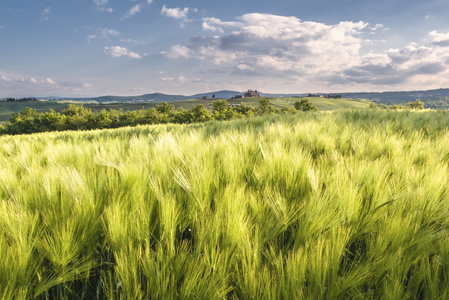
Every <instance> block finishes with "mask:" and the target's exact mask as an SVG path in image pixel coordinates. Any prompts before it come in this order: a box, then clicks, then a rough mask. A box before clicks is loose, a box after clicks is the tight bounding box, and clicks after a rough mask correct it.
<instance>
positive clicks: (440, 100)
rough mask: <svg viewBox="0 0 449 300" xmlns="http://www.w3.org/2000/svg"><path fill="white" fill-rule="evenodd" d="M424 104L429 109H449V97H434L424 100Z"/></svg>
mask: <svg viewBox="0 0 449 300" xmlns="http://www.w3.org/2000/svg"><path fill="white" fill-rule="evenodd" d="M422 102H423V103H424V105H425V106H426V107H427V108H432V109H449V97H434V98H428V99H423V100H422Z"/></svg>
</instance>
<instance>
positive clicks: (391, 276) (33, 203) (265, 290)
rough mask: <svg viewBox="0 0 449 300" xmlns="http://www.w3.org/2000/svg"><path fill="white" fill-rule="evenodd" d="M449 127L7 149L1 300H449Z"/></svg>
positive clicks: (361, 125)
mask: <svg viewBox="0 0 449 300" xmlns="http://www.w3.org/2000/svg"><path fill="white" fill-rule="evenodd" d="M447 124H449V113H448V112H421V113H413V112H409V111H400V112H395V111H372V110H359V111H339V112H333V113H330V114H327V113H300V114H296V115H276V116H270V117H260V118H254V119H241V120H236V121H232V122H210V123H202V124H192V125H187V126H186V125H182V126H179V125H168V126H162V125H159V126H140V127H134V128H121V129H117V130H103V131H93V132H63V133H46V134H36V135H25V136H14V137H12V136H3V137H0V166H1V168H0V229H1V230H0V253H1V257H2V259H1V260H0V295H1V298H2V299H11V298H14V299H29V298H33V297H38V298H40V299H45V298H46V297H47V298H48V297H49V298H51V299H63V298H67V299H74V298H75V297H74V296H73V294H77V295H79V296H81V297H85V298H89V299H93V298H95V297H100V298H103V299H114V298H115V299H119V298H123V299H176V298H180V299H190V298H192V299H223V298H224V299H447V298H448V295H449V277H448V276H447V274H448V270H449V190H448V188H447V178H449V168H448V165H449V135H448V134H447V131H448V127H447ZM46 293H48V294H46Z"/></svg>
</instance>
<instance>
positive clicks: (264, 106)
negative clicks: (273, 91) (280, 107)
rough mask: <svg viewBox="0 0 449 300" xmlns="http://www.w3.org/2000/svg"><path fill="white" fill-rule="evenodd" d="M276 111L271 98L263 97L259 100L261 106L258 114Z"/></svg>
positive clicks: (258, 108)
mask: <svg viewBox="0 0 449 300" xmlns="http://www.w3.org/2000/svg"><path fill="white" fill-rule="evenodd" d="M273 112H274V108H273V106H272V105H271V104H270V100H268V99H267V98H262V99H260V100H259V106H258V107H257V114H258V115H266V114H272V113H273Z"/></svg>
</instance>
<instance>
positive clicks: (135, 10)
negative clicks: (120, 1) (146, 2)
mask: <svg viewBox="0 0 449 300" xmlns="http://www.w3.org/2000/svg"><path fill="white" fill-rule="evenodd" d="M141 10H142V5H140V4H136V5H134V6H133V7H131V9H130V10H128V11H127V12H126V14H125V15H124V16H123V17H122V18H121V19H120V20H125V19H127V18H129V17H132V16H134V15H135V14H137V13H139V12H140V11H141Z"/></svg>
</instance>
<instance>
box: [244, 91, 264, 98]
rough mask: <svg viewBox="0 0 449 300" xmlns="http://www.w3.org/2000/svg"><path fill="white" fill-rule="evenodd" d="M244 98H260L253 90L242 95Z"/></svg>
mask: <svg viewBox="0 0 449 300" xmlns="http://www.w3.org/2000/svg"><path fill="white" fill-rule="evenodd" d="M243 96H244V97H245V98H251V97H260V95H259V93H258V92H257V90H255V91H253V90H248V91H247V92H246V93H245V95H243Z"/></svg>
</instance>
